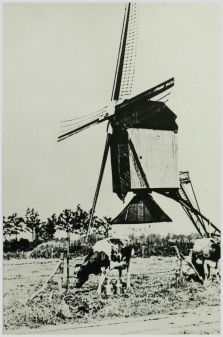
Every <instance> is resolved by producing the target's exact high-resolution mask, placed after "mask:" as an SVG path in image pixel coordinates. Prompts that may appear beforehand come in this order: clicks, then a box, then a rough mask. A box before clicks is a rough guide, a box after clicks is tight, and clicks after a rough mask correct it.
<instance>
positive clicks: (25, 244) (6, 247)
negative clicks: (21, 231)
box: [3, 238, 34, 253]
mask: <svg viewBox="0 0 223 337" xmlns="http://www.w3.org/2000/svg"><path fill="white" fill-rule="evenodd" d="M33 248H34V243H33V242H30V241H29V240H27V239H23V238H21V239H20V240H19V241H18V240H16V239H13V240H10V241H8V240H5V241H4V242H3V252H4V253H15V252H18V251H22V252H28V251H30V250H32V249H33Z"/></svg>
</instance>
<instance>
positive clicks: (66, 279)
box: [63, 249, 69, 290]
mask: <svg viewBox="0 0 223 337" xmlns="http://www.w3.org/2000/svg"><path fill="white" fill-rule="evenodd" d="M68 284H69V257H68V249H66V251H64V257H63V288H66V290H68Z"/></svg>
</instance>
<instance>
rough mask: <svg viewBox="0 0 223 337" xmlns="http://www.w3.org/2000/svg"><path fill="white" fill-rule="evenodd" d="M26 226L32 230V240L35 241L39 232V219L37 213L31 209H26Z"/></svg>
mask: <svg viewBox="0 0 223 337" xmlns="http://www.w3.org/2000/svg"><path fill="white" fill-rule="evenodd" d="M25 217H26V221H25V223H26V226H27V229H28V230H29V231H30V232H32V241H35V242H37V241H38V239H39V232H40V219H39V213H38V212H36V211H35V210H34V208H32V209H29V208H28V209H27V210H26V215H25Z"/></svg>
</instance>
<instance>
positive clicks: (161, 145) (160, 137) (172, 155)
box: [128, 128, 179, 190]
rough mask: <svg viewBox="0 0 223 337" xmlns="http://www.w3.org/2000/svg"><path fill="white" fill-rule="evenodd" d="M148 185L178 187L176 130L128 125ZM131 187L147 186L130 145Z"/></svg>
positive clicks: (150, 186)
mask: <svg viewBox="0 0 223 337" xmlns="http://www.w3.org/2000/svg"><path fill="white" fill-rule="evenodd" d="M128 135H129V138H130V139H131V141H132V144H133V146H134V149H135V152H136V153H137V156H138V159H139V161H140V164H141V168H142V170H143V172H144V174H145V176H146V179H147V182H148V184H149V188H151V189H153V188H179V173H178V146H177V133H175V132H174V131H166V130H165V131H164V130H152V129H137V128H130V129H128ZM130 176H131V190H134V189H140V188H145V186H143V183H142V179H140V175H139V170H137V168H136V164H135V159H134V155H133V153H132V151H131V149H130Z"/></svg>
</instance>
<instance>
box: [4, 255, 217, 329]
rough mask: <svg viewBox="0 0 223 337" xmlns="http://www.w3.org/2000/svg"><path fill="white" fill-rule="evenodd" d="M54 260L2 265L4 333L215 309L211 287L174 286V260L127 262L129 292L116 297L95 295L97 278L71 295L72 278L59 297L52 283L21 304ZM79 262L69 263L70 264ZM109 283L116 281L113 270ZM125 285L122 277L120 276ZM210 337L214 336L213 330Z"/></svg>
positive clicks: (214, 294) (35, 289) (33, 290)
mask: <svg viewBox="0 0 223 337" xmlns="http://www.w3.org/2000/svg"><path fill="white" fill-rule="evenodd" d="M57 261H58V260H51V261H49V260H46V259H42V260H14V261H12V260H10V261H7V262H6V261H5V262H4V266H3V271H4V283H3V287H4V289H3V293H4V299H3V304H4V328H5V330H8V329H10V330H12V329H17V328H20V327H29V328H37V327H40V326H41V327H43V326H46V325H56V324H65V323H89V322H94V321H99V320H100V321H102V320H108V319H117V318H120V317H123V318H127V317H140V316H145V315H152V314H168V315H169V314H173V313H174V312H175V311H177V310H182V311H183V310H186V309H193V308H198V307H199V308H202V307H204V308H206V307H208V306H220V285H218V284H217V283H215V282H213V283H212V284H211V286H209V287H208V288H206V289H205V288H204V287H203V286H202V285H201V284H199V283H197V282H194V281H190V282H187V281H185V280H183V281H181V282H180V283H176V278H175V268H176V265H177V259H176V258H175V257H160V258H159V257H150V258H139V257H137V258H133V259H132V276H131V290H130V291H126V292H125V293H123V294H120V295H111V296H106V295H104V294H102V295H101V296H98V295H97V293H96V287H97V282H98V277H96V276H93V275H92V276H91V277H90V279H89V280H88V282H86V284H85V285H84V286H83V287H82V290H81V291H79V290H78V291H77V290H76V288H75V287H74V283H75V278H71V279H70V286H69V292H68V294H67V296H66V298H65V300H66V301H64V294H61V293H59V289H58V285H57V283H56V282H55V281H54V279H53V280H52V281H51V282H50V283H49V284H48V286H47V287H46V289H45V290H44V291H43V292H42V293H40V294H39V295H38V296H37V297H36V298H34V299H33V301H32V302H31V303H29V304H28V303H27V299H28V298H29V297H30V296H31V295H32V294H33V293H34V292H35V291H37V290H38V289H39V288H41V286H42V285H43V283H44V281H45V280H46V279H47V277H48V276H49V275H50V274H51V272H52V271H53V269H54V268H55V266H56V264H57ZM76 262H79V263H80V259H78V260H77V259H72V260H71V261H70V265H71V268H70V274H71V275H72V274H73V267H72V266H73V265H75V263H76ZM110 275H111V279H112V278H116V277H118V272H117V271H113V272H112V273H111V274H110ZM123 280H124V281H125V272H123ZM214 332H215V334H216V333H219V332H220V327H219V330H218V331H214Z"/></svg>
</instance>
